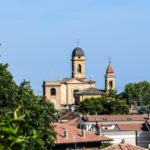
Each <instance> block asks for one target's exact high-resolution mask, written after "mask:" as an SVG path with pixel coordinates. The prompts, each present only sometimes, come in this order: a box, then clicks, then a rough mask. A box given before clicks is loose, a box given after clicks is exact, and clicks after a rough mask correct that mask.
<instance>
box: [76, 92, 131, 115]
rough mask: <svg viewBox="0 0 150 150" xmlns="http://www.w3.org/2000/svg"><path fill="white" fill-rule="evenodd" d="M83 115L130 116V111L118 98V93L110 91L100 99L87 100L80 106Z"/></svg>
mask: <svg viewBox="0 0 150 150" xmlns="http://www.w3.org/2000/svg"><path fill="white" fill-rule="evenodd" d="M79 111H80V112H81V113H83V114H87V113H89V114H91V115H93V114H128V113H129V109H128V106H127V105H126V104H125V102H124V101H123V100H120V99H118V98H117V93H116V91H110V92H109V93H105V94H103V95H102V96H101V97H98V98H90V99H85V100H84V101H82V102H80V104H79Z"/></svg>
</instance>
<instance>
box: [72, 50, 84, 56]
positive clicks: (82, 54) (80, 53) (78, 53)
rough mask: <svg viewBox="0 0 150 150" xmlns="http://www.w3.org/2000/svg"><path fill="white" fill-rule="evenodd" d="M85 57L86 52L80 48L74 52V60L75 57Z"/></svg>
mask: <svg viewBox="0 0 150 150" xmlns="http://www.w3.org/2000/svg"><path fill="white" fill-rule="evenodd" d="M82 56H84V52H83V50H82V49H81V48H80V47H76V48H75V49H74V50H73V52H72V58H73V57H82Z"/></svg>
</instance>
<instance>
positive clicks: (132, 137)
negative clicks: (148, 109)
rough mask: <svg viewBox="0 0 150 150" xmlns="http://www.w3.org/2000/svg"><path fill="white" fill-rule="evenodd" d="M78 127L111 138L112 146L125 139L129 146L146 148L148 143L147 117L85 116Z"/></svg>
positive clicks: (149, 140) (149, 134)
mask: <svg viewBox="0 0 150 150" xmlns="http://www.w3.org/2000/svg"><path fill="white" fill-rule="evenodd" d="M80 126H81V127H82V128H84V129H86V130H87V131H91V132H94V133H95V134H97V135H105V136H107V137H109V138H112V139H113V140H114V141H113V143H114V144H119V143H120V142H121V141H122V139H125V140H126V142H127V143H129V144H132V145H138V146H141V147H148V144H149V142H150V130H149V128H148V127H149V120H148V116H147V115H86V116H83V118H82V121H81V123H80Z"/></svg>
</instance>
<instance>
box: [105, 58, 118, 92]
mask: <svg viewBox="0 0 150 150" xmlns="http://www.w3.org/2000/svg"><path fill="white" fill-rule="evenodd" d="M115 82H116V81H115V74H114V71H113V68H112V65H111V61H110V59H109V65H108V67H107V70H106V75H105V90H106V92H107V91H109V90H115V89H116V83H115Z"/></svg>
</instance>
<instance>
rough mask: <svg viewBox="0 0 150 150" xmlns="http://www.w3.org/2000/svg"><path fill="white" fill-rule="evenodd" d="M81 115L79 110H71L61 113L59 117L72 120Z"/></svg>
mask: <svg viewBox="0 0 150 150" xmlns="http://www.w3.org/2000/svg"><path fill="white" fill-rule="evenodd" d="M78 117H79V113H78V112H74V111H69V112H65V113H62V114H60V115H59V119H61V120H72V119H75V118H78Z"/></svg>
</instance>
